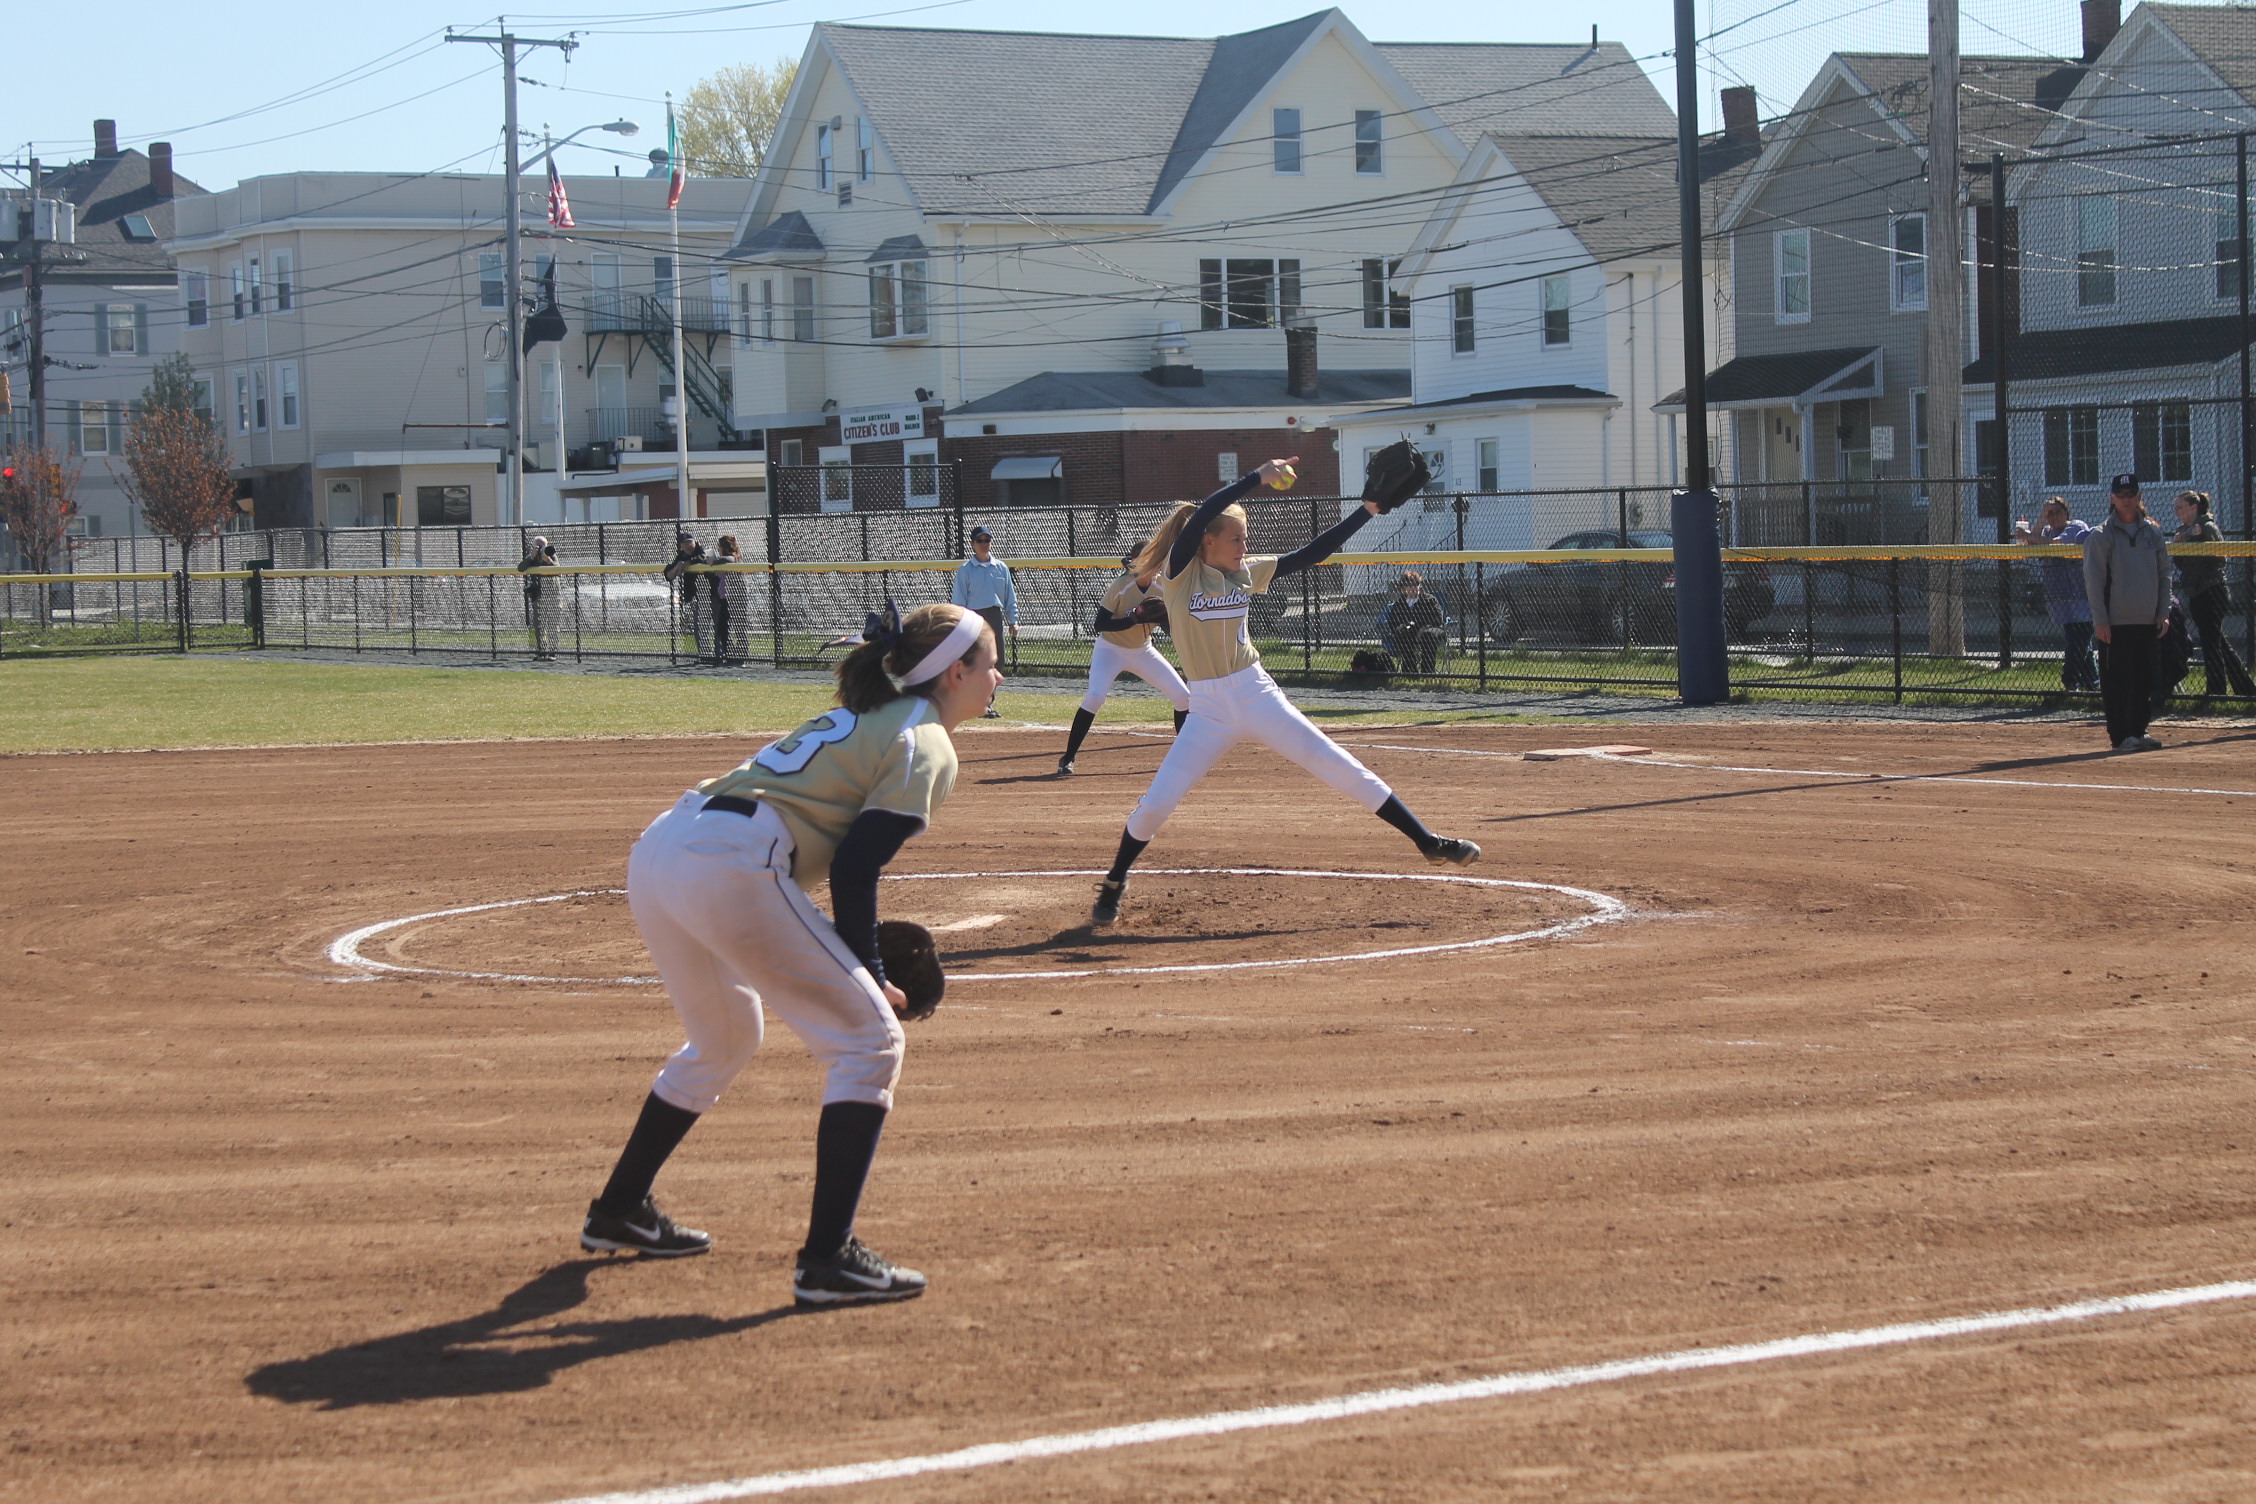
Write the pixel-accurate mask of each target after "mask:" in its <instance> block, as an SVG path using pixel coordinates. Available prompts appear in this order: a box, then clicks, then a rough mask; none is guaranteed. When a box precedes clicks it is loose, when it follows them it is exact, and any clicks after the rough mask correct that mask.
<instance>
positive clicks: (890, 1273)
mask: <svg viewBox="0 0 2256 1504" xmlns="http://www.w3.org/2000/svg"><path fill="white" fill-rule="evenodd" d="M925 1284H926V1280H925V1277H924V1276H923V1275H921V1274H919V1273H917V1272H916V1271H915V1270H914V1269H903V1268H902V1267H901V1266H900V1265H898V1264H894V1263H889V1262H887V1260H886V1259H885V1257H884V1256H883V1255H882V1254H880V1253H878V1252H877V1251H876V1250H875V1249H873V1248H871V1247H870V1246H869V1245H868V1244H866V1243H864V1242H863V1241H862V1240H861V1239H860V1238H848V1239H847V1240H846V1246H845V1247H844V1248H841V1249H839V1250H838V1252H837V1254H836V1255H835V1256H834V1257H831V1258H827V1259H818V1258H810V1257H808V1255H807V1251H806V1250H805V1249H803V1248H802V1249H801V1250H799V1267H798V1271H797V1272H796V1273H795V1274H793V1275H792V1277H791V1293H792V1294H793V1295H794V1296H796V1297H798V1301H799V1304H800V1305H803V1306H860V1305H871V1304H874V1303H876V1302H878V1301H882V1300H914V1299H916V1298H917V1297H918V1296H919V1295H922V1294H923V1293H924V1287H925Z"/></svg>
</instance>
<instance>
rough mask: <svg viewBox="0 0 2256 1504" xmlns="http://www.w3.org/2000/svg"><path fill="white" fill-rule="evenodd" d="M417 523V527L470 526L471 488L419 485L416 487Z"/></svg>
mask: <svg viewBox="0 0 2256 1504" xmlns="http://www.w3.org/2000/svg"><path fill="white" fill-rule="evenodd" d="M415 525H416V526H417V527H468V526H469V525H470V488H469V487H468V486H417V487H416V488H415Z"/></svg>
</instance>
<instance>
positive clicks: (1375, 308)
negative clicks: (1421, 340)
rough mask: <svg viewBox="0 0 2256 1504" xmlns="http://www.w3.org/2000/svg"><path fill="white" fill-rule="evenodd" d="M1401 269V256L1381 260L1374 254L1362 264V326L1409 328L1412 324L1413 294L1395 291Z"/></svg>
mask: <svg viewBox="0 0 2256 1504" xmlns="http://www.w3.org/2000/svg"><path fill="white" fill-rule="evenodd" d="M1401 269H1402V261H1401V258H1400V257H1397V258H1395V259H1394V260H1392V261H1382V260H1380V259H1379V258H1378V257H1375V256H1374V257H1372V258H1370V259H1369V260H1366V261H1365V262H1364V263H1363V327H1364V328H1366V329H1407V328H1409V327H1410V295H1409V294H1408V293H1406V292H1395V291H1394V290H1393V284H1394V274H1395V273H1396V272H1398V271H1400V270H1401Z"/></svg>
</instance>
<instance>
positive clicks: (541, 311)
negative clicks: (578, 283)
mask: <svg viewBox="0 0 2256 1504" xmlns="http://www.w3.org/2000/svg"><path fill="white" fill-rule="evenodd" d="M569 332H570V331H569V330H567V329H566V328H565V327H564V310H563V309H561V308H559V307H558V306H557V305H556V263H555V261H553V260H551V261H550V262H549V263H548V270H547V271H545V272H543V273H541V300H540V306H539V307H538V308H535V309H534V310H533V311H532V313H531V314H530V315H529V316H527V318H526V319H525V349H526V352H527V353H530V352H531V350H532V348H533V346H535V345H545V344H547V343H549V342H550V341H551V340H557V341H561V340H562V339H563V338H564V336H565V335H566V334H567V333H569Z"/></svg>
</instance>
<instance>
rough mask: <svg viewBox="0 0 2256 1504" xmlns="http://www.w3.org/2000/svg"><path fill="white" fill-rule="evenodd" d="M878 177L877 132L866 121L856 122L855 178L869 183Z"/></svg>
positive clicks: (857, 120)
mask: <svg viewBox="0 0 2256 1504" xmlns="http://www.w3.org/2000/svg"><path fill="white" fill-rule="evenodd" d="M876 176H877V132H875V131H873V130H871V129H870V123H869V122H868V121H867V120H864V119H856V120H855V121H854V177H855V179H856V181H858V182H863V183H867V182H870V181H871V180H873V179H874V178H875V177H876Z"/></svg>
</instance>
